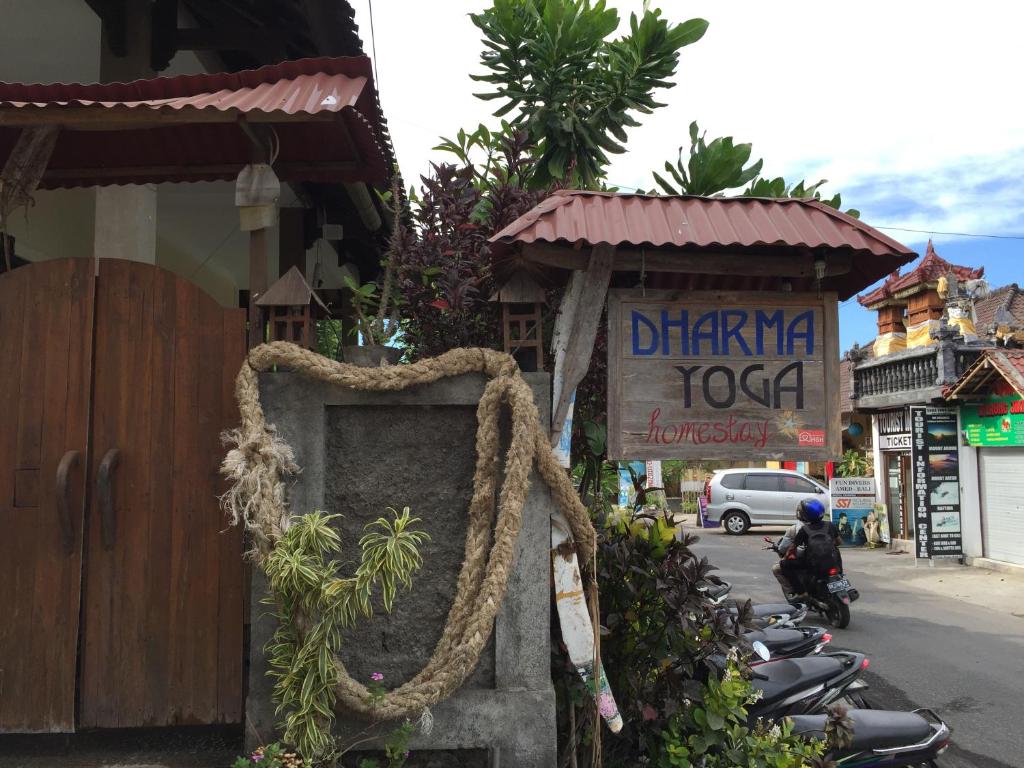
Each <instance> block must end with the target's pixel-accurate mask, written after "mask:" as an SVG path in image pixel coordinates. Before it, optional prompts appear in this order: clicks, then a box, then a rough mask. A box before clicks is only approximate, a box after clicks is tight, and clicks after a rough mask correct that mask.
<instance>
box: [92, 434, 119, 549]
mask: <svg viewBox="0 0 1024 768" xmlns="http://www.w3.org/2000/svg"><path fill="white" fill-rule="evenodd" d="M120 462H121V451H120V450H118V449H117V448H111V449H110V450H109V451H107V452H106V454H105V455H104V456H103V461H101V462H100V468H99V470H97V472H96V491H97V494H98V495H99V501H100V535H101V536H102V539H103V548H104V549H110V548H111V547H112V546H114V539H115V538H116V536H117V518H116V517H115V515H114V490H113V480H114V470H115V469H117V465H118V464H119V463H120Z"/></svg>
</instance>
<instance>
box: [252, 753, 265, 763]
mask: <svg viewBox="0 0 1024 768" xmlns="http://www.w3.org/2000/svg"><path fill="white" fill-rule="evenodd" d="M249 757H250V759H251V760H252V761H253V762H254V763H258V762H259V761H260V760H262V759H263V755H262V754H261V753H259V752H253V753H252V754H251V755H249Z"/></svg>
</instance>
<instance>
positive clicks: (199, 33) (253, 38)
mask: <svg viewBox="0 0 1024 768" xmlns="http://www.w3.org/2000/svg"><path fill="white" fill-rule="evenodd" d="M176 39H177V46H176V48H177V50H179V51H248V52H250V53H252V52H260V51H264V50H266V49H267V48H273V47H280V46H283V45H284V44H285V37H284V35H282V34H281V33H280V32H278V31H276V30H267V29H251V28H244V29H242V28H235V29H178V30H177V33H176Z"/></svg>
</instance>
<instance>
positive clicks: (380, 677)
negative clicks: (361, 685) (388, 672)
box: [370, 672, 384, 683]
mask: <svg viewBox="0 0 1024 768" xmlns="http://www.w3.org/2000/svg"><path fill="white" fill-rule="evenodd" d="M370 679H371V680H373V682H375V683H379V682H380V681H381V680H383V679H384V674H383V673H381V672H374V673H373V674H372V675H370Z"/></svg>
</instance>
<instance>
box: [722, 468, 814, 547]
mask: <svg viewBox="0 0 1024 768" xmlns="http://www.w3.org/2000/svg"><path fill="white" fill-rule="evenodd" d="M808 498H811V499H818V500H819V501H821V503H822V504H823V505H824V506H825V509H826V510H827V509H829V508H830V506H831V503H830V499H829V494H828V488H826V487H825V486H823V485H821V484H820V483H819V482H818V481H816V480H814V479H812V478H810V477H808V476H807V475H805V474H802V473H800V472H794V471H793V470H790V469H761V468H757V467H750V468H747V469H720V470H718V471H716V472H715V474H714V475H713V476H712V478H711V481H710V482H709V483H708V506H707V514H706V517H707V519H708V520H712V521H715V522H720V523H721V524H722V527H723V528H724V529H725V532H726V533H729V534H732V535H739V534H743V533H746V532H747V530H749V529H750V527H751V526H754V525H792V524H793V522H794V521H795V520H796V508H797V505H799V504H800V502H801V501H803V500H804V499H808Z"/></svg>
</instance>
